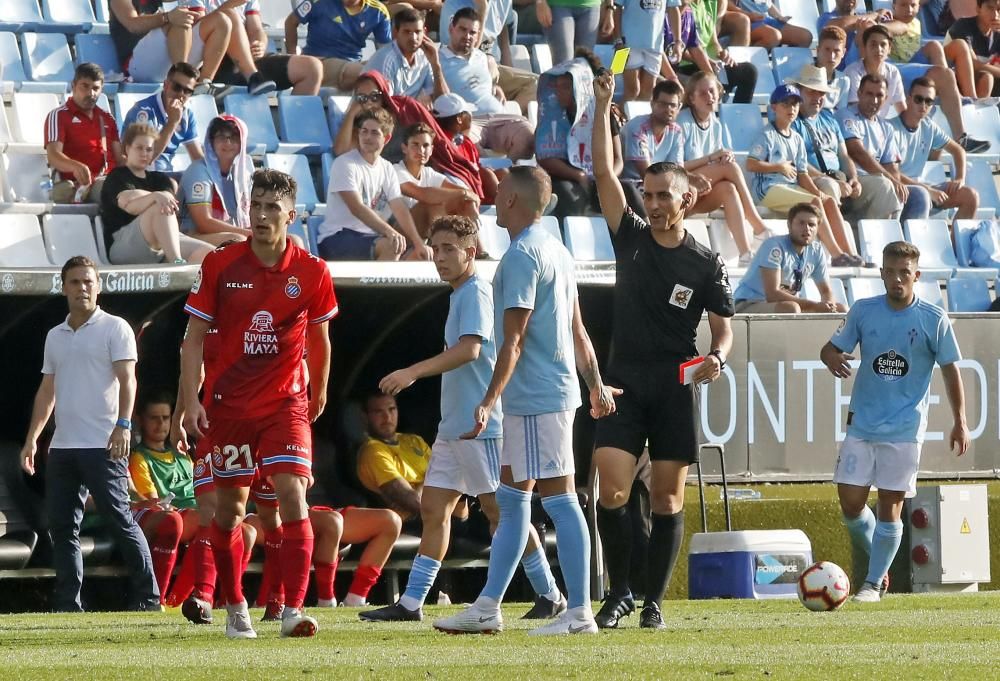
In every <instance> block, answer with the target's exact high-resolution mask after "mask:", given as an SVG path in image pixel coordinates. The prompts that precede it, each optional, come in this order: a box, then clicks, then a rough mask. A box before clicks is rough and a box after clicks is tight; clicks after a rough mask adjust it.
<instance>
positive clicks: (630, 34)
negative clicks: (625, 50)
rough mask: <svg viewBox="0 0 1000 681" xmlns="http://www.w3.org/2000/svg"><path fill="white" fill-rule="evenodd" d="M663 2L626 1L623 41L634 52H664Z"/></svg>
mask: <svg viewBox="0 0 1000 681" xmlns="http://www.w3.org/2000/svg"><path fill="white" fill-rule="evenodd" d="M665 14H666V6H665V4H664V2H663V0H625V2H624V9H623V10H622V39H623V40H624V41H625V45H626V47H629V48H631V49H633V50H638V49H642V50H655V51H656V52H662V51H663V18H664V16H665Z"/></svg>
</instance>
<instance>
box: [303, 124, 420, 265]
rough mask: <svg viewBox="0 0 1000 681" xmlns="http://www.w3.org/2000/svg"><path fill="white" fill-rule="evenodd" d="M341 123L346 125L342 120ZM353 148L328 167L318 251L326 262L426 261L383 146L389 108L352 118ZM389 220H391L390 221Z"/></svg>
mask: <svg viewBox="0 0 1000 681" xmlns="http://www.w3.org/2000/svg"><path fill="white" fill-rule="evenodd" d="M345 125H346V123H345ZM353 126H354V130H355V133H356V139H357V142H356V144H357V147H356V148H355V149H353V150H351V151H349V152H348V153H346V154H343V155H341V156H338V157H337V158H336V160H334V162H333V167H332V168H330V186H329V188H328V189H327V207H326V217H325V219H324V220H323V223H322V224H321V225H320V226H319V235H318V237H317V239H318V241H319V254H320V256H322V257H323V258H324V259H326V260H399V259H400V257H402V256H403V255H404V253H405V251H406V243H407V242H409V243H410V249H411V251H410V254H409V256H408V257H409V258H410V259H416V260H429V259H430V253H429V251H430V249H429V248H428V247H427V246H426V245H425V244H424V242H423V240H422V239H421V238H420V234H419V233H418V232H417V228H416V226H415V225H414V224H413V218H412V217H411V216H410V210H409V208H407V206H406V202H405V201H404V200H403V195H402V194H401V193H400V190H399V179H398V178H397V176H396V171H395V169H394V168H393V166H392V164H391V163H389V162H388V161H387V160H385V159H384V158H382V156H381V154H382V148H383V147H385V142H386V140H387V139H388V138H389V136H390V135H392V131H393V123H392V118H391V117H390V116H389V114H388V112H386V111H384V110H382V109H377V110H374V111H363V112H361V113H360V114H358V115H357V116H356V117H355V118H354V121H353ZM390 217H391V218H394V224H389V222H388V221H389V219H390Z"/></svg>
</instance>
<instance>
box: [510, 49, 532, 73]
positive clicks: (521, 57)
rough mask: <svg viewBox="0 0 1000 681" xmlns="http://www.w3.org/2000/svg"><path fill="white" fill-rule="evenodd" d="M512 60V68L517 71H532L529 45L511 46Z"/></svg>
mask: <svg viewBox="0 0 1000 681" xmlns="http://www.w3.org/2000/svg"><path fill="white" fill-rule="evenodd" d="M510 60H511V66H513V67H514V68H515V69H523V70H524V71H531V55H530V54H528V46H527V45H511V46H510Z"/></svg>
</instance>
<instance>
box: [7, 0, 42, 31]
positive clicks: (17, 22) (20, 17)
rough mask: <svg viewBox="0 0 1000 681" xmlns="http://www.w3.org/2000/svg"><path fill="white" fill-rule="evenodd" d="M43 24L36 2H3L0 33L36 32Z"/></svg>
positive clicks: (13, 0)
mask: <svg viewBox="0 0 1000 681" xmlns="http://www.w3.org/2000/svg"><path fill="white" fill-rule="evenodd" d="M44 23H45V18H44V17H43V16H42V11H41V10H40V9H39V8H38V0H4V3H3V18H2V19H0V31H11V32H13V33H22V32H24V31H36V30H38V27H39V26H41V25H42V24H44Z"/></svg>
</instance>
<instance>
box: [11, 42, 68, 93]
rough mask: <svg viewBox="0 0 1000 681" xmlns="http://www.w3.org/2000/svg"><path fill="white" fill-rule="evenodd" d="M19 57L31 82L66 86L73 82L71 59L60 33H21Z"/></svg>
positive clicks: (66, 44)
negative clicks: (20, 56) (54, 83)
mask: <svg viewBox="0 0 1000 681" xmlns="http://www.w3.org/2000/svg"><path fill="white" fill-rule="evenodd" d="M21 55H22V61H23V63H24V70H25V72H26V73H27V74H28V77H29V78H30V79H31V80H40V81H44V82H49V83H52V82H56V83H63V84H64V86H65V84H68V83H69V82H70V81H72V80H73V72H74V68H73V57H72V56H71V55H70V53H69V43H67V42H66V36H65V35H63V34H61V33H22V34H21Z"/></svg>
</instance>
